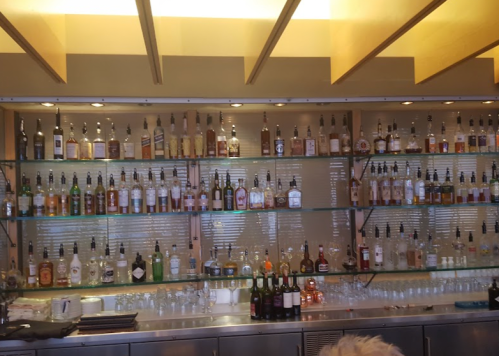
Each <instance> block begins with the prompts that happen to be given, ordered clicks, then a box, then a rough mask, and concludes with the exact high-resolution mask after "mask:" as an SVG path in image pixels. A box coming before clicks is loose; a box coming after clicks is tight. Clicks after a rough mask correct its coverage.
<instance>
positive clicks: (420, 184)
mask: <svg viewBox="0 0 499 356" xmlns="http://www.w3.org/2000/svg"><path fill="white" fill-rule="evenodd" d="M416 177H417V178H416V182H415V183H414V193H415V194H414V204H416V205H424V204H426V201H425V181H424V180H423V178H422V176H421V167H418V173H417V176H416Z"/></svg>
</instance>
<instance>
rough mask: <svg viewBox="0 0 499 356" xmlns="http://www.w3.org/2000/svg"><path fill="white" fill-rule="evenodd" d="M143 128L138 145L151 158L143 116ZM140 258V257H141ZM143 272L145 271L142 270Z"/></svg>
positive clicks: (145, 120)
mask: <svg viewBox="0 0 499 356" xmlns="http://www.w3.org/2000/svg"><path fill="white" fill-rule="evenodd" d="M143 127H144V129H143V130H142V134H141V135H140V146H141V150H142V159H151V156H152V155H151V134H150V133H149V129H148V126H147V119H146V118H144V126H143ZM141 258H142V257H141ZM144 273H145V272H144Z"/></svg>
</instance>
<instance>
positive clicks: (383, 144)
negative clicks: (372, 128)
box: [376, 140, 386, 153]
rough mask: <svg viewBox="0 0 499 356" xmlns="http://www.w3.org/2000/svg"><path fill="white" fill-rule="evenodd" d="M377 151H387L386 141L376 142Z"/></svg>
mask: <svg viewBox="0 0 499 356" xmlns="http://www.w3.org/2000/svg"><path fill="white" fill-rule="evenodd" d="M376 151H378V152H381V153H383V152H385V151H386V141H385V140H379V141H376Z"/></svg>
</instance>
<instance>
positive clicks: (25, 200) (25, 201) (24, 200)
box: [17, 196, 30, 211]
mask: <svg viewBox="0 0 499 356" xmlns="http://www.w3.org/2000/svg"><path fill="white" fill-rule="evenodd" d="M17 201H18V204H19V211H28V210H29V203H30V198H29V197H26V196H21V197H19V198H18V199H17Z"/></svg>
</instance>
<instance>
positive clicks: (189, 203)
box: [184, 196, 196, 211]
mask: <svg viewBox="0 0 499 356" xmlns="http://www.w3.org/2000/svg"><path fill="white" fill-rule="evenodd" d="M195 206H196V200H195V199H194V197H193V196H191V197H190V198H187V199H184V208H185V209H187V210H189V211H192V210H194V207H195Z"/></svg>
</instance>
